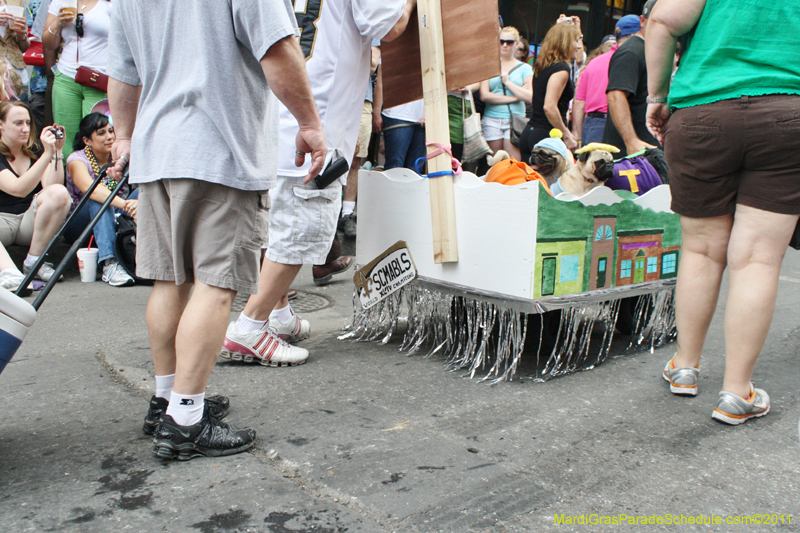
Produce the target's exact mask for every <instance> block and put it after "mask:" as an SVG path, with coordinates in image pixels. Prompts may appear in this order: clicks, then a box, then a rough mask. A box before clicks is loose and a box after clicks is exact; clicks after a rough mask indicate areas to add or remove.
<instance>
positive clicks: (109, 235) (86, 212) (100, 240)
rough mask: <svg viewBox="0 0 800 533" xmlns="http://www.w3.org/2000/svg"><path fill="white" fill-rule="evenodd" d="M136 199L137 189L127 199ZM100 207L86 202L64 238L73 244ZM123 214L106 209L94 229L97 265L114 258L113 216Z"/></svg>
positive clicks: (137, 195) (92, 202)
mask: <svg viewBox="0 0 800 533" xmlns="http://www.w3.org/2000/svg"><path fill="white" fill-rule="evenodd" d="M138 198H139V189H136V190H135V191H133V192H132V193H131V195H130V196H129V197H128V199H129V200H136V199H138ZM101 205H102V204H100V203H98V202H95V201H94V200H89V201H88V202H86V205H84V206H83V209H81V211H80V212H79V213H78V214H77V215H75V218H73V219H72V221H71V222H70V223H69V226H67V229H66V231H64V238H65V239H66V240H68V241H70V242H75V240H76V239H77V238H78V237H80V236H81V233H82V232H83V230H84V229H86V226H88V225H89V222H90V221H91V220H92V218H94V216H95V215H96V214H97V213H98V211H100V206H101ZM123 212H124V211H123V210H122V209H119V208H116V207H112V208H110V209H107V210H106V212H105V213H103V216H101V217H100V220H98V221H97V224H96V225H95V227H94V230H93V233H94V242H95V243H96V244H97V250H98V252H99V253H98V255H97V262H98V263H102V262H103V261H105V260H106V259H113V258H115V257H116V256H115V255H114V240H115V239H116V236H117V221H116V218H115V215H116V214H117V213H123Z"/></svg>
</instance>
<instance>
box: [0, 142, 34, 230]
mask: <svg viewBox="0 0 800 533" xmlns="http://www.w3.org/2000/svg"><path fill="white" fill-rule="evenodd" d="M33 153H34V154H35V156H36V157H34V158H33V159H31V166H33V164H34V163H35V162H36V160H37V159H39V157H41V155H42V151H41V150H40V149H39V145H38V144H34V145H33ZM28 168H30V167H28ZM4 170H10V171H11V172H12V173H13V174H14V175H15V176H17V177H19V174H17V173H16V172H14V169H13V168H11V165H10V164H9V163H8V160H7V159H6V158H5V156H4V155H3V154H0V172H2V171H4ZM41 190H42V184H41V183H37V184H36V187H34V188H33V191H31V193H30V194H29V195H28V196H26V197H24V198H18V197H16V196H12V195H10V194H8V193H6V192H4V191H0V213H8V214H9V215H20V214H22V213H24V212H25V211H27V210H28V208H29V207H30V206H31V202H33V197H34V196H36V193H38V192H39V191H41Z"/></svg>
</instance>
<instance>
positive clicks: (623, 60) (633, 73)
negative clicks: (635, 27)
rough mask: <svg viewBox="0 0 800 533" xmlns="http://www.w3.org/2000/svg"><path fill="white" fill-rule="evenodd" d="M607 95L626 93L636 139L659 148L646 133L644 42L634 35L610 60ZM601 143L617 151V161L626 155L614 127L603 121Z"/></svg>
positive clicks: (648, 133) (654, 139)
mask: <svg viewBox="0 0 800 533" xmlns="http://www.w3.org/2000/svg"><path fill="white" fill-rule="evenodd" d="M610 91H623V92H625V93H627V95H628V105H629V106H630V108H631V121H632V122H633V129H634V130H635V131H636V135H637V136H638V137H639V138H640V139H641V140H643V141H644V142H646V143H648V144H652V145H653V146H658V147H659V148H660V147H661V145H660V144H659V143H658V141H657V140H656V138H655V137H653V135H652V134H651V133H650V131H648V129H647V123H646V117H647V102H646V98H647V63H646V62H645V58H644V39H642V38H641V37H639V36H638V35H634V36H633V37H631V38H630V39H628V40H627V41H625V42H624V43H622V44H621V45H620V47H619V48H618V49H617V51H616V52H614V55H613V56H611V62H610V63H609V65H608V88H607V89H606V93H608V92H610ZM609 118H610V117H609ZM603 142H604V143H608V144H611V145H614V146H616V147H617V148H619V149H620V154H619V155H617V156H616V157H624V156H626V155H627V150H626V149H625V142H624V141H623V140H622V136H621V135H620V134H619V132H618V131H617V128H616V127H615V126H614V121H613V120H606V129H605V131H604V132H603Z"/></svg>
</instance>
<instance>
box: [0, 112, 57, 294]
mask: <svg viewBox="0 0 800 533" xmlns="http://www.w3.org/2000/svg"><path fill="white" fill-rule="evenodd" d="M56 132H59V133H60V134H62V135H63V129H61V128H60V126H51V127H47V128H45V130H44V131H43V132H42V134H41V136H40V137H39V140H40V141H41V145H42V148H41V149H40V148H39V146H38V145H37V144H36V140H35V134H36V127H35V126H34V125H33V115H32V113H31V109H30V108H29V107H28V106H27V105H25V104H23V103H22V102H18V101H11V100H9V101H7V102H3V103H0V242H1V243H2V245H3V246H4V247H8V246H10V245H12V244H21V245H26V246H30V248H29V250H28V256H27V257H26V258H25V263H24V265H23V272H25V273H27V272H28V271H29V270H30V268H31V267H32V266H33V264H34V263H35V262H36V260H37V259H39V256H40V255H41V254H42V252H44V249H45V247H46V246H47V243H48V242H50V239H51V238H52V237H53V235H55V234H56V233H57V232H58V230H59V229H60V228H61V225H62V224H63V223H64V219H65V218H66V216H67V212H68V211H69V206H70V198H69V193H68V192H67V189H66V188H65V187H64V185H63V183H64V165H63V156H62V155H61V148H62V146H63V145H64V139H63V137H62V138H61V139H56ZM11 270H12V269H11V268H6V269H5V270H3V271H2V272H0V281H2V278H3V277H8V276H12V277H13V276H18V275H19V271H16V272H10V271H11ZM53 273H54V270H53V265H51V264H49V263H44V264H43V265H42V267H41V268H40V269H39V272H38V274H37V277H38V278H39V279H41V280H42V281H48V280H49V279H50V278H51V277H52V276H53ZM19 281H22V280H21V279H20V280H19Z"/></svg>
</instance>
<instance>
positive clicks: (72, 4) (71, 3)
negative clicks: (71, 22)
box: [61, 0, 78, 16]
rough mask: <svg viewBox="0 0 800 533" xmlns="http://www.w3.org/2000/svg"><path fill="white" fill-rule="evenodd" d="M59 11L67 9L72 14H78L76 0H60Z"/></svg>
mask: <svg viewBox="0 0 800 533" xmlns="http://www.w3.org/2000/svg"><path fill="white" fill-rule="evenodd" d="M61 11H68V12H70V13H72V15H73V16H77V15H78V0H63V1H62V2H61Z"/></svg>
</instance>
